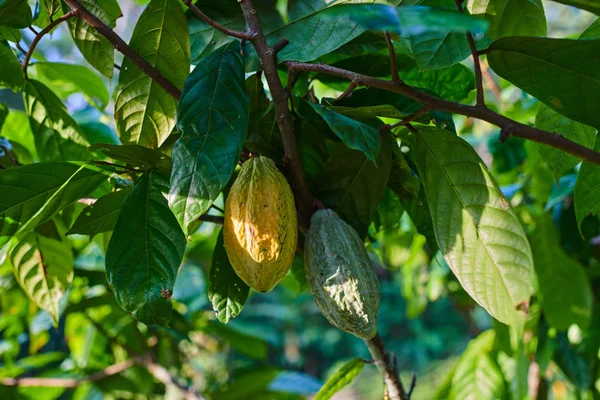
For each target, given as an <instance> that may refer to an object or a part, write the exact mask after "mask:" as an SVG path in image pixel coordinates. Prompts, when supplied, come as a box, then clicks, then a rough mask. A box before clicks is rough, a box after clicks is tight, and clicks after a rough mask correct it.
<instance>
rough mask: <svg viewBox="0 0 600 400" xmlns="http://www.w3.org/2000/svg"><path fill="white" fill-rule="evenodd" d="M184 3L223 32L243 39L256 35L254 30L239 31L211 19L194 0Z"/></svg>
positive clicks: (203, 19) (187, 0)
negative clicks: (193, 2)
mask: <svg viewBox="0 0 600 400" xmlns="http://www.w3.org/2000/svg"><path fill="white" fill-rule="evenodd" d="M183 4H185V5H186V6H187V7H188V8H189V9H190V10H192V12H193V13H194V14H196V16H198V18H200V19H201V20H202V21H204V22H206V23H207V24H209V25H210V26H212V27H213V28H215V29H216V30H218V31H220V32H223V33H224V34H226V35H228V36H233V37H235V38H238V39H242V40H252V38H254V37H255V36H256V34H255V33H253V32H239V31H236V30H233V29H229V28H228V27H226V26H225V25H221V24H219V23H218V22H217V21H215V20H213V19H211V18H210V17H209V16H208V15H206V14H204V13H203V12H202V11H200V9H199V8H198V7H196V6H195V5H194V4H192V0H183Z"/></svg>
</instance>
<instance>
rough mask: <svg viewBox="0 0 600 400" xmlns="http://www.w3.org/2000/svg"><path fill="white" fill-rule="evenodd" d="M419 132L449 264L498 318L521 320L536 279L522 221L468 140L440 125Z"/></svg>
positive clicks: (423, 174)
mask: <svg viewBox="0 0 600 400" xmlns="http://www.w3.org/2000/svg"><path fill="white" fill-rule="evenodd" d="M415 136H416V137H415V149H414V151H415V154H414V160H415V163H416V164H417V168H418V170H419V177H420V178H421V182H422V183H423V187H424V188H425V193H426V196H427V203H428V205H429V209H430V210H431V216H432V219H433V226H434V230H435V237H436V239H437V242H438V245H439V247H440V250H441V252H442V253H443V254H444V257H445V259H446V261H447V263H448V265H449V266H450V268H451V270H452V272H453V273H454V275H455V276H456V277H457V279H458V281H459V282H460V283H461V285H462V287H463V288H464V289H465V291H466V292H467V293H468V294H469V295H470V296H471V297H472V298H473V299H474V300H475V301H476V302H477V303H478V304H479V305H481V306H482V307H483V308H485V309H486V310H487V311H488V312H489V313H490V314H491V315H492V316H493V317H495V318H496V319H498V320H499V321H501V322H503V323H505V324H508V325H519V324H520V323H521V322H522V318H523V317H524V314H523V313H522V312H520V311H519V309H520V307H526V306H527V305H528V304H529V298H530V297H531V294H532V291H533V278H534V277H533V259H532V256H531V249H530V247H529V243H528V241H527V238H526V237H525V233H524V232H523V229H522V227H521V225H520V223H519V221H518V220H517V218H516V217H515V215H514V213H513V211H512V210H511V208H510V205H509V204H508V202H507V200H506V199H505V198H504V195H503V194H502V192H501V191H500V189H499V188H498V185H497V183H496V181H495V180H494V178H493V177H492V175H491V174H490V172H489V171H488V169H487V167H486V166H485V164H484V163H483V161H481V159H480V158H479V156H478V155H477V153H476V152H475V150H474V149H473V148H472V147H471V146H470V145H469V144H468V143H467V142H465V141H464V140H463V139H461V138H459V137H457V136H455V135H452V134H451V133H449V132H447V131H444V130H442V129H439V128H423V129H419V130H418V133H416V134H415Z"/></svg>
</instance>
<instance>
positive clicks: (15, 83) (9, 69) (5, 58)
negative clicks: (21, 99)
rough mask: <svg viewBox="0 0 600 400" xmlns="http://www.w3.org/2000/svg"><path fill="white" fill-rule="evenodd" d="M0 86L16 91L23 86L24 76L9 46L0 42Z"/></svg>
mask: <svg viewBox="0 0 600 400" xmlns="http://www.w3.org/2000/svg"><path fill="white" fill-rule="evenodd" d="M0 60H2V62H1V63H0V88H3V87H7V88H9V89H11V90H12V91H13V92H15V93H16V92H18V91H20V90H21V89H23V86H25V76H24V75H23V70H22V69H21V64H20V63H19V60H17V56H16V55H15V54H14V53H13V52H12V50H11V49H10V47H8V46H5V45H4V44H3V43H0Z"/></svg>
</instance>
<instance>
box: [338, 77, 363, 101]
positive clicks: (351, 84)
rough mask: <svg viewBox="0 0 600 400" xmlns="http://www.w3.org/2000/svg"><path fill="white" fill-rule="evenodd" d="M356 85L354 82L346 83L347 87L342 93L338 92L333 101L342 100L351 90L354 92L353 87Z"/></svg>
mask: <svg viewBox="0 0 600 400" xmlns="http://www.w3.org/2000/svg"><path fill="white" fill-rule="evenodd" d="M356 87H357V85H356V84H355V83H354V82H350V85H348V87H347V88H346V90H344V92H343V93H342V94H340V95H339V96H338V97H337V99H335V101H334V102H335V103H337V102H338V101H342V100H344V99H345V98H346V97H348V96H350V95H351V94H352V92H354V89H356Z"/></svg>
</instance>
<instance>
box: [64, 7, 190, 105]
mask: <svg viewBox="0 0 600 400" xmlns="http://www.w3.org/2000/svg"><path fill="white" fill-rule="evenodd" d="M65 3H67V4H68V5H69V7H71V10H72V11H74V12H76V13H77V15H78V16H79V17H81V18H82V19H83V20H84V21H85V22H87V23H88V24H89V25H90V26H91V27H92V28H94V29H95V30H96V31H98V33H100V34H101V35H102V36H104V37H105V38H106V39H107V40H108V41H109V42H110V43H112V45H113V46H115V49H117V50H118V51H120V52H121V53H123V55H124V56H125V57H127V58H129V59H130V60H131V62H133V63H134V64H135V65H136V66H137V67H138V68H139V69H141V70H142V72H144V73H145V74H146V75H148V76H149V77H150V78H151V79H152V80H153V81H155V82H156V83H158V84H159V85H160V86H161V87H162V88H163V89H165V91H166V92H167V93H168V94H170V95H171V96H173V97H174V98H175V99H177V100H179V98H180V97H181V90H179V88H177V87H176V86H175V85H173V84H172V83H171V82H169V80H168V79H167V78H165V77H164V76H163V75H162V74H161V73H160V72H158V70H157V69H156V68H154V67H153V66H152V65H150V63H148V62H147V61H146V60H144V59H143V58H142V57H141V56H140V55H139V54H138V53H136V52H135V51H134V50H133V49H132V48H131V47H129V45H128V44H127V43H125V42H124V41H123V39H121V37H120V36H119V35H117V34H116V33H115V32H114V31H113V30H112V29H110V28H109V27H108V26H106V25H105V24H104V23H103V22H102V21H100V20H99V19H98V18H97V17H96V16H95V15H94V14H92V13H91V12H90V11H89V10H88V9H86V8H85V7H83V6H82V5H81V4H80V3H79V2H78V1H77V0H65ZM57 21H58V20H57Z"/></svg>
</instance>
